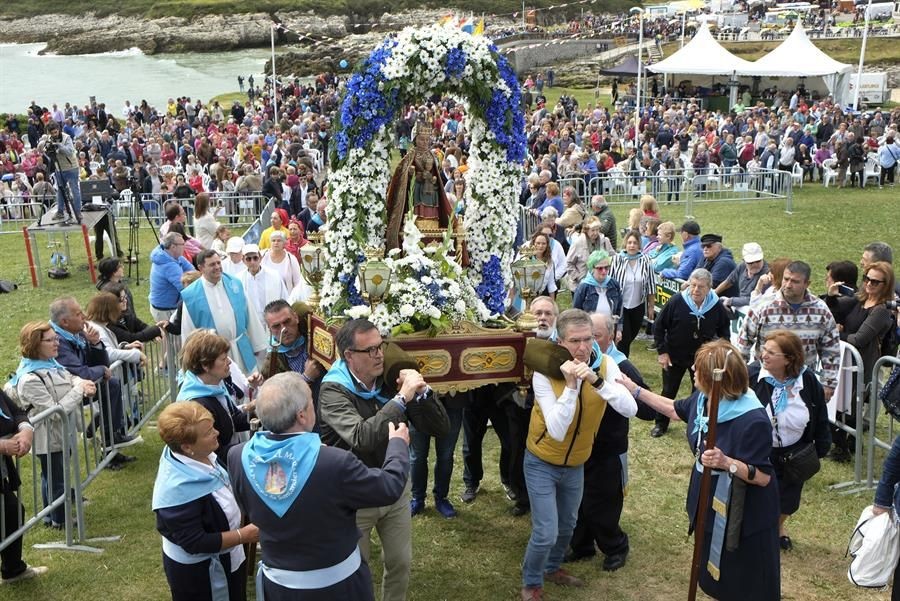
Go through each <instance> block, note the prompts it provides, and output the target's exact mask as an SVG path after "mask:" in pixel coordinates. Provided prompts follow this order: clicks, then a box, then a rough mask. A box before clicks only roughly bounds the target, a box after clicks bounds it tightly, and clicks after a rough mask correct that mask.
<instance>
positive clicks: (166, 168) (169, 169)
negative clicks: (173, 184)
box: [159, 165, 176, 175]
mask: <svg viewBox="0 0 900 601" xmlns="http://www.w3.org/2000/svg"><path fill="white" fill-rule="evenodd" d="M159 172H160V173H162V174H163V175H175V173H176V171H175V165H163V166H162V167H160V168H159Z"/></svg>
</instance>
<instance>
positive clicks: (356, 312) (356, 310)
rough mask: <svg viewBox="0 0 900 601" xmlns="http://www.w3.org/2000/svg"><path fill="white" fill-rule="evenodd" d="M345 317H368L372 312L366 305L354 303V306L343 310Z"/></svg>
mask: <svg viewBox="0 0 900 601" xmlns="http://www.w3.org/2000/svg"><path fill="white" fill-rule="evenodd" d="M345 313H346V314H347V317H349V318H351V319H360V318H362V317H369V315H370V314H371V313H372V310H371V309H370V308H369V306H368V305H356V306H355V307H350V308H349V309H347V311H345Z"/></svg>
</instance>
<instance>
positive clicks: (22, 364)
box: [9, 357, 66, 386]
mask: <svg viewBox="0 0 900 601" xmlns="http://www.w3.org/2000/svg"><path fill="white" fill-rule="evenodd" d="M41 369H47V370H51V369H61V370H63V371H65V369H66V368H65V367H63V366H62V364H61V363H60V362H59V361H57V360H56V359H49V360H47V359H29V358H28V357H22V360H21V361H19V367H17V368H16V373H14V374H13V377H12V378H10V379H9V383H10V384H11V385H13V386H17V385H18V384H19V378H21V377H22V376H24V375H25V374H30V373H34V372H36V371H38V370H41Z"/></svg>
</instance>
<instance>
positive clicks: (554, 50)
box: [503, 39, 613, 77]
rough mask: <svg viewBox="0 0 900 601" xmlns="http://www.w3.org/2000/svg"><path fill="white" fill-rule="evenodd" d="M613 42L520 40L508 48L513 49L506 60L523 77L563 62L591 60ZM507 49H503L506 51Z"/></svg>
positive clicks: (592, 40)
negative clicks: (590, 58) (533, 71)
mask: <svg viewBox="0 0 900 601" xmlns="http://www.w3.org/2000/svg"><path fill="white" fill-rule="evenodd" d="M612 45H613V42H612V40H595V39H591V40H554V41H545V40H538V41H527V40H520V41H517V42H515V43H514V44H511V45H509V46H507V47H506V48H511V49H512V50H510V51H509V52H508V53H507V55H506V58H507V59H509V63H510V65H512V67H513V69H515V71H516V73H517V74H518V75H520V76H522V77H524V76H525V75H527V74H528V73H529V72H530V71H532V70H535V69H538V68H540V67H547V66H550V65H556V64H558V63H560V62H563V61H570V60H573V59H582V58H589V57H591V56H594V55H599V54H600V53H601V52H603V51H604V50H606V49H608V48H610V47H612ZM506 48H503V49H504V50H505V49H506Z"/></svg>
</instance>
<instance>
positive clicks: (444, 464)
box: [409, 407, 463, 500]
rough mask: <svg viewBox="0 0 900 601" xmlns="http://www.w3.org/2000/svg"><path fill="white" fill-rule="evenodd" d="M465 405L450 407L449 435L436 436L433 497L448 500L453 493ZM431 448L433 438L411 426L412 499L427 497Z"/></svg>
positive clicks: (448, 410) (448, 412)
mask: <svg viewBox="0 0 900 601" xmlns="http://www.w3.org/2000/svg"><path fill="white" fill-rule="evenodd" d="M462 414H463V410H462V408H457V409H451V408H449V407H448V408H447V415H448V416H449V417H450V430H449V432H447V435H446V436H442V437H440V438H437V439H435V442H434V450H435V454H436V455H437V457H435V460H434V489H433V491H432V492H434V498H435V499H446V498H447V495H448V494H449V493H450V478H451V476H452V475H453V452H454V451H455V450H456V441H457V440H459V429H460V426H462ZM430 447H431V437H430V436H428V435H427V434H423V433H422V432H419V431H418V430H416V429H415V428H414V427H413V426H412V425H410V427H409V464H410V472H411V475H410V479H411V480H412V498H413V499H419V500H422V499H424V498H425V488H426V486H427V485H428V451H429V449H430Z"/></svg>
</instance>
